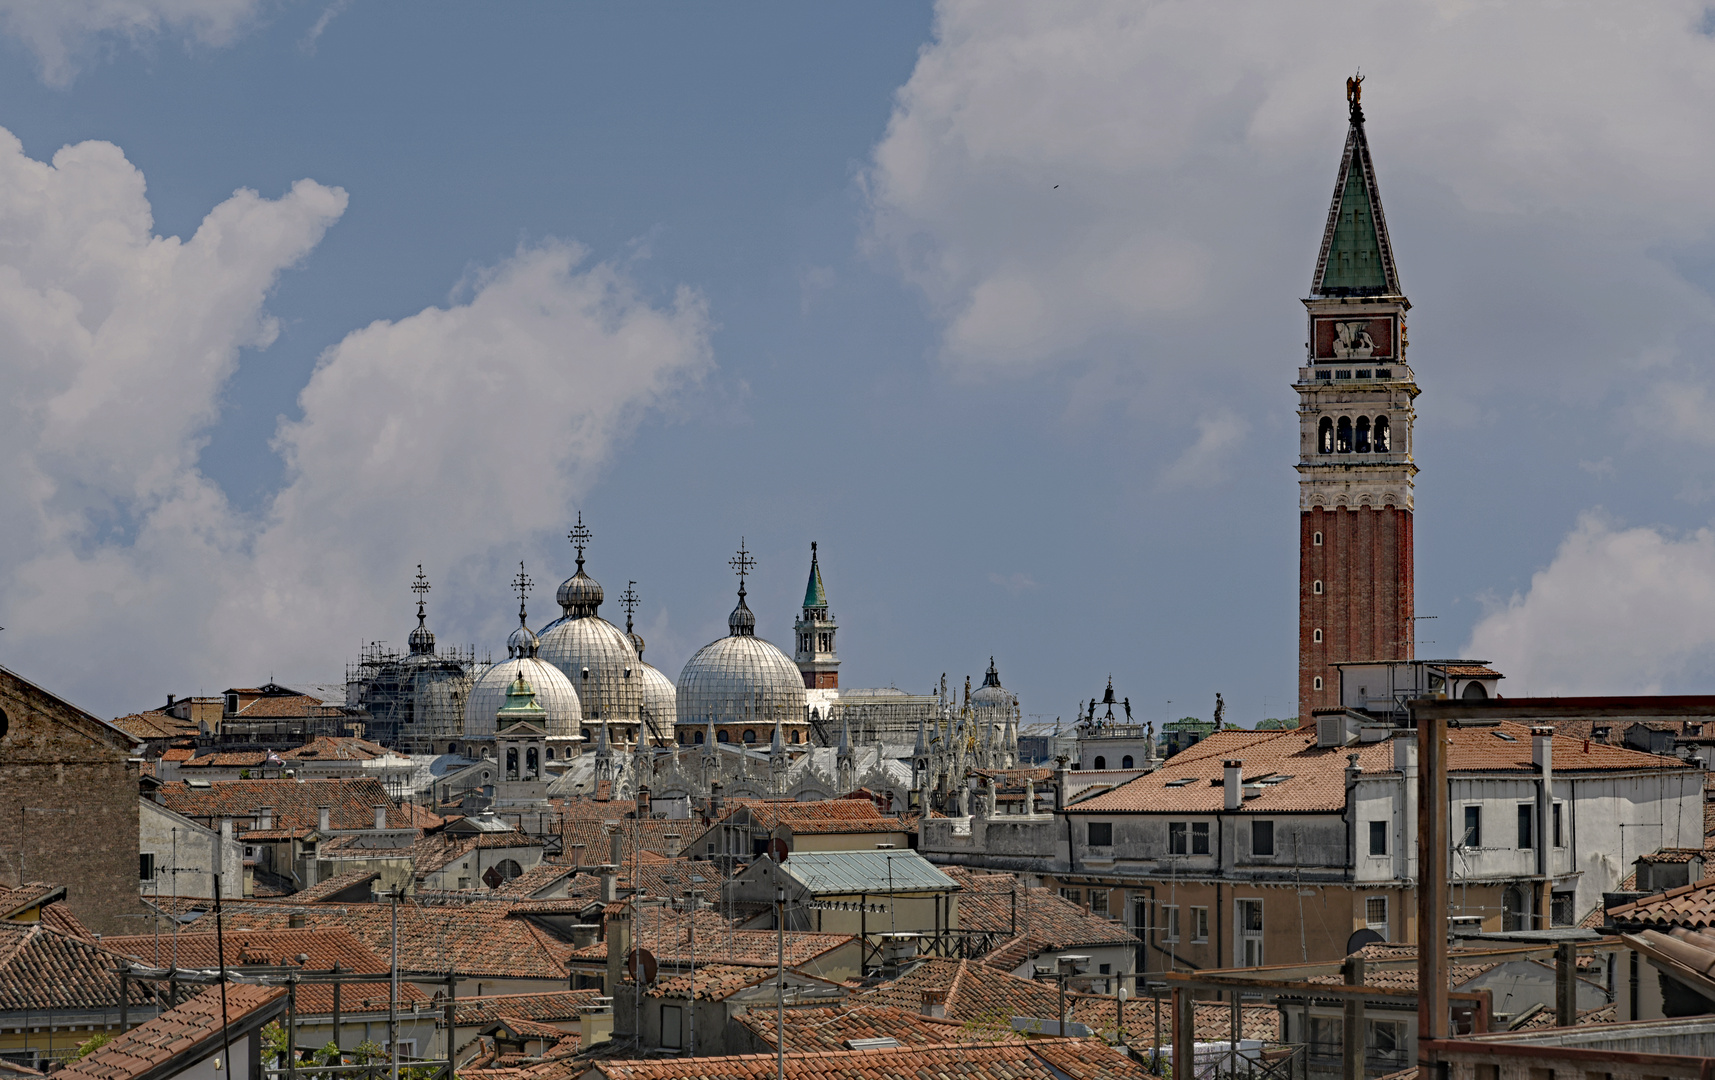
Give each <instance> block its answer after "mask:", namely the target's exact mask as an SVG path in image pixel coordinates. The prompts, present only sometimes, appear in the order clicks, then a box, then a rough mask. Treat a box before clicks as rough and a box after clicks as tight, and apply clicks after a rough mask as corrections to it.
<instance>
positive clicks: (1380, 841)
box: [1370, 821, 1390, 855]
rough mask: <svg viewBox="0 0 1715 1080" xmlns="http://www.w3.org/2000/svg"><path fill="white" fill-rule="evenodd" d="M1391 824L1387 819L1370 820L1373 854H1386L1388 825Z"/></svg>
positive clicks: (1371, 851)
mask: <svg viewBox="0 0 1715 1080" xmlns="http://www.w3.org/2000/svg"><path fill="white" fill-rule="evenodd" d="M1389 824H1390V823H1389V822H1386V821H1372V822H1370V854H1371V855H1386V854H1387V834H1388V825H1389Z"/></svg>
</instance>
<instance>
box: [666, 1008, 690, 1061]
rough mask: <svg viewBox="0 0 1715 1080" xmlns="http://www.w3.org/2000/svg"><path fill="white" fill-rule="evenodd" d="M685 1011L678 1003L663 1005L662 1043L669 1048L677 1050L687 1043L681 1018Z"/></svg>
mask: <svg viewBox="0 0 1715 1080" xmlns="http://www.w3.org/2000/svg"><path fill="white" fill-rule="evenodd" d="M683 1016H684V1012H683V1010H682V1009H681V1007H680V1006H678V1005H663V1006H661V1045H662V1046H663V1047H665V1048H667V1049H668V1050H677V1049H679V1047H681V1046H683V1045H685V1042H684V1036H683V1033H682V1032H681V1031H680V1028H681V1027H682V1023H681V1019H682V1017H683Z"/></svg>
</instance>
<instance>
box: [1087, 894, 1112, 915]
mask: <svg viewBox="0 0 1715 1080" xmlns="http://www.w3.org/2000/svg"><path fill="white" fill-rule="evenodd" d="M1107 913H1108V891H1107V890H1106V889H1091V890H1090V914H1092V915H1106V914H1107Z"/></svg>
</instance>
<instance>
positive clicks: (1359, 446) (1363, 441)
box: [1352, 416, 1370, 454]
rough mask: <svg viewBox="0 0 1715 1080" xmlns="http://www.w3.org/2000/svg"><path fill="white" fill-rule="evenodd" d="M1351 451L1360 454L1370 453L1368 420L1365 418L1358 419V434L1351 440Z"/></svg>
mask: <svg viewBox="0 0 1715 1080" xmlns="http://www.w3.org/2000/svg"><path fill="white" fill-rule="evenodd" d="M1352 449H1354V450H1356V451H1357V452H1358V453H1360V454H1367V453H1369V452H1370V418H1369V417H1367V416H1360V417H1358V434H1357V437H1356V439H1354V440H1353V445H1352Z"/></svg>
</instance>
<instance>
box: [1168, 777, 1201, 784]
mask: <svg viewBox="0 0 1715 1080" xmlns="http://www.w3.org/2000/svg"><path fill="white" fill-rule="evenodd" d="M1196 782H1197V778H1196V777H1195V776H1181V777H1180V778H1179V779H1177V780H1169V781H1167V786H1168V787H1184V786H1185V785H1186V784H1195V783H1196Z"/></svg>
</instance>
